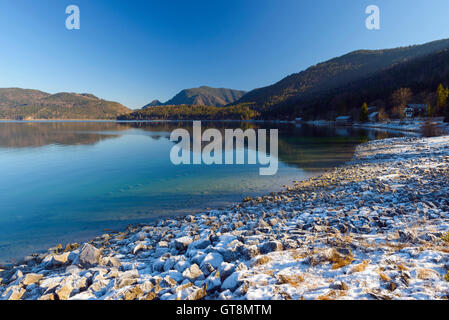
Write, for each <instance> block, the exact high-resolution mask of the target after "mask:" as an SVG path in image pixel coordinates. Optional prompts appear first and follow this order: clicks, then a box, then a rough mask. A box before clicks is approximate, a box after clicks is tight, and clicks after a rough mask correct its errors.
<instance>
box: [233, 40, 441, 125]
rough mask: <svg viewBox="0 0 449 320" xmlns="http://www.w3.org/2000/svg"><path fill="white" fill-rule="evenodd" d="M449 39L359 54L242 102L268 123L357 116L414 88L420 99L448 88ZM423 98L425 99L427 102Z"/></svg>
mask: <svg viewBox="0 0 449 320" xmlns="http://www.w3.org/2000/svg"><path fill="white" fill-rule="evenodd" d="M448 48H449V40H448V39H445V40H439V41H434V42H430V43H427V44H423V45H415V46H410V47H401V48H396V49H387V50H359V51H355V52H352V53H349V54H346V55H344V56H342V57H338V58H334V59H331V60H329V61H327V62H323V63H320V64H318V65H315V66H312V67H310V68H308V69H307V70H305V71H302V72H300V73H296V74H292V75H290V76H288V77H286V78H284V79H282V80H281V81H279V82H277V83H276V84H274V85H271V86H268V87H265V88H260V89H255V90H253V91H250V92H248V93H247V94H246V95H244V96H243V97H242V98H241V99H240V100H238V101H237V102H236V103H250V102H251V103H254V104H255V107H254V108H255V109H256V110H258V111H260V112H261V114H262V117H263V118H276V119H278V118H293V117H295V116H304V115H305V116H309V117H313V118H322V117H326V116H327V117H329V116H330V115H332V116H333V115H335V114H338V113H342V112H351V111H354V108H359V107H360V105H359V104H360V103H362V102H361V101H365V100H367V101H368V102H369V101H374V100H376V99H382V100H384V103H385V104H386V107H387V108H391V105H389V102H390V101H389V100H390V96H391V94H392V92H393V91H394V90H396V89H398V88H401V87H404V86H405V87H412V91H413V92H414V93H415V94H417V95H418V94H419V95H422V94H424V91H428V92H433V91H435V90H436V87H437V86H438V82H442V83H443V84H446V85H447V84H448V80H449V79H448V77H447V67H448V64H449V60H448V56H447V55H448V54H447V49H448ZM417 99H420V100H422V99H423V98H422V97H419V98H417Z"/></svg>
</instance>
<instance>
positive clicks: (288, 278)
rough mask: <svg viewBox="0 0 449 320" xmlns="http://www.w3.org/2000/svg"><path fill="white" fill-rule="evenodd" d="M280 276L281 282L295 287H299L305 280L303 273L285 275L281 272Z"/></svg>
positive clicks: (279, 281) (279, 280)
mask: <svg viewBox="0 0 449 320" xmlns="http://www.w3.org/2000/svg"><path fill="white" fill-rule="evenodd" d="M277 277H278V283H279V284H289V285H291V286H293V287H298V286H299V285H300V284H301V283H303V282H304V277H303V276H301V275H284V274H280V275H278V276H277Z"/></svg>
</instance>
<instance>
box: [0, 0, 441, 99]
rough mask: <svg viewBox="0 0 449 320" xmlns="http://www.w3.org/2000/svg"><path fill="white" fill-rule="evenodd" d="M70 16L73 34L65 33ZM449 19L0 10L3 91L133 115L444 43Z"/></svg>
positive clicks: (342, 3) (274, 0)
mask: <svg viewBox="0 0 449 320" xmlns="http://www.w3.org/2000/svg"><path fill="white" fill-rule="evenodd" d="M72 4H74V5H77V6H78V7H79V8H80V11H81V29H80V30H72V31H69V30H67V29H66V27H65V20H66V18H67V16H68V15H67V14H66V13H65V9H66V7H67V6H68V5H72ZM371 4H374V5H377V6H379V8H380V14H381V16H380V18H381V29H380V30H378V31H370V30H368V29H366V27H365V19H366V17H367V15H366V14H365V9H366V7H367V6H368V5H371ZM448 13H449V1H448V0H428V1H423V0H414V1H413V0H367V1H365V0H338V1H335V0H226V1H225V0H223V1H222V0H190V1H187V0H182V1H181V0H178V1H175V0H165V1H162V0H160V1H151V0H147V1H143V0H132V1H125V0H120V1H119V0H69V1H65V0H39V1H35V0H1V1H0V87H21V88H32V89H39V90H42V91H46V92H49V93H56V92H61V91H69V92H79V93H84V92H88V93H93V94H95V95H97V96H99V97H101V98H104V99H108V100H114V101H119V102H121V103H123V104H124V105H126V106H128V107H130V108H138V107H141V106H142V105H144V104H146V103H148V102H150V101H151V100H153V99H160V100H162V101H165V100H168V99H169V98H171V97H172V96H173V95H175V94H176V93H177V92H179V91H180V90H182V89H185V88H192V87H197V86H201V85H208V86H212V87H226V88H233V89H242V90H251V89H254V88H257V87H262V86H266V85H269V84H272V83H274V82H277V81H279V80H280V79H282V78H283V77H285V76H287V75H289V74H291V73H295V72H299V71H301V70H304V69H305V68H307V67H309V66H311V65H314V64H316V63H318V62H322V61H324V60H328V59H330V58H333V57H335V56H340V55H342V54H345V53H347V52H349V51H353V50H357V49H381V48H390V47H397V46H408V45H412V44H420V43H425V42H428V41H433V40H437V39H442V38H449V16H448Z"/></svg>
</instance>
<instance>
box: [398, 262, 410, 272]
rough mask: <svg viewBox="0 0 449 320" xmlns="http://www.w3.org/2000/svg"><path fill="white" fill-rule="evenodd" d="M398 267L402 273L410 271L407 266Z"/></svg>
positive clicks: (399, 265)
mask: <svg viewBox="0 0 449 320" xmlns="http://www.w3.org/2000/svg"><path fill="white" fill-rule="evenodd" d="M397 267H398V269H399V270H401V271H408V268H407V267H406V266H404V265H403V264H398V265H397Z"/></svg>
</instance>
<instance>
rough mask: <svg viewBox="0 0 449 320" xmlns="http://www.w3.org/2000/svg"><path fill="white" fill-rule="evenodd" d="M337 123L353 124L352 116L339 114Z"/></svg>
mask: <svg viewBox="0 0 449 320" xmlns="http://www.w3.org/2000/svg"><path fill="white" fill-rule="evenodd" d="M335 122H336V124H339V125H350V124H352V117H351V116H339V117H337V118H336V119H335Z"/></svg>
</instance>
